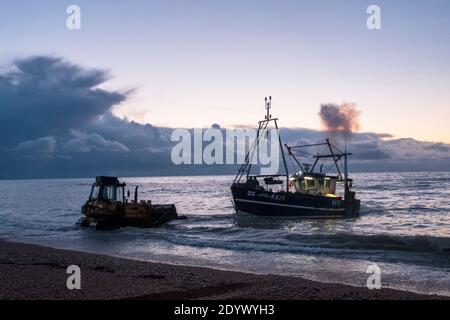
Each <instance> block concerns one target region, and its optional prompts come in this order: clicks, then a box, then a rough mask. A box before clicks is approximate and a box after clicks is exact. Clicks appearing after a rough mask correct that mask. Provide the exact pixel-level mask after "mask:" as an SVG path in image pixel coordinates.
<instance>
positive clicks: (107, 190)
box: [103, 186, 116, 201]
mask: <svg viewBox="0 0 450 320" xmlns="http://www.w3.org/2000/svg"><path fill="white" fill-rule="evenodd" d="M103 199H104V200H113V201H115V200H116V187H115V186H105V187H104V188H103Z"/></svg>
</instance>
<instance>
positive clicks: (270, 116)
mask: <svg viewBox="0 0 450 320" xmlns="http://www.w3.org/2000/svg"><path fill="white" fill-rule="evenodd" d="M265 104H266V110H267V115H266V120H270V118H272V115H271V114H270V111H269V110H270V108H272V96H269V102H267V97H265Z"/></svg>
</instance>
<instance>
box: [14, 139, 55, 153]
mask: <svg viewBox="0 0 450 320" xmlns="http://www.w3.org/2000/svg"><path fill="white" fill-rule="evenodd" d="M11 150H12V151H20V152H23V153H26V154H29V153H38V154H51V153H54V152H55V150H56V139H55V138H54V137H51V136H49V137H42V138H38V139H36V140H29V141H24V142H21V143H19V144H18V145H17V146H15V147H13V148H11Z"/></svg>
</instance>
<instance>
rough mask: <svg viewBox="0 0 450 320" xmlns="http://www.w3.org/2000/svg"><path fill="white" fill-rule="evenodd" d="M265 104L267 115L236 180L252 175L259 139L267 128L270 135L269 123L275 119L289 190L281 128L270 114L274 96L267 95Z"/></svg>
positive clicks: (287, 184)
mask: <svg viewBox="0 0 450 320" xmlns="http://www.w3.org/2000/svg"><path fill="white" fill-rule="evenodd" d="M264 106H265V108H266V115H265V117H264V118H265V119H264V120H261V121H259V122H258V131H257V133H256V140H255V141H254V143H253V144H252V146H251V147H250V149H249V151H248V152H247V154H246V156H245V163H244V164H242V166H241V168H240V169H239V170H238V174H237V175H236V177H235V179H234V182H237V181H239V180H240V179H241V178H242V176H243V175H244V174H245V175H246V178H247V179H248V177H249V176H250V170H251V167H252V163H251V162H252V160H253V156H254V153H255V151H256V149H257V148H258V145H259V141H260V139H261V137H262V136H263V134H264V131H266V130H267V137H268V133H269V131H268V130H269V129H268V124H269V123H270V121H273V122H274V125H275V130H276V131H277V134H278V144H279V146H280V151H281V156H282V158H283V165H284V170H285V176H286V192H287V191H288V190H289V171H288V169H287V164H286V157H285V155H284V151H283V145H282V142H281V136H280V130H279V128H278V119H277V118H272V115H271V114H270V109H271V108H272V96H269V99H267V97H265V98H264ZM261 131H262V132H261ZM270 176H272V177H275V176H283V175H280V174H274V175H270Z"/></svg>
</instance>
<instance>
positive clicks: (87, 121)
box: [0, 56, 450, 179]
mask: <svg viewBox="0 0 450 320" xmlns="http://www.w3.org/2000/svg"><path fill="white" fill-rule="evenodd" d="M108 79H109V75H108V72H106V71H104V70H91V69H85V68H82V67H80V66H77V65H74V64H71V63H69V62H67V61H65V60H63V59H60V58H55V57H49V56H40V57H30V58H26V59H19V60H16V61H15V62H14V63H13V65H11V66H10V67H9V68H8V71H6V72H3V73H2V74H0V179H9V178H45V177H48V178H54V177H90V176H95V175H99V174H105V175H106V174H108V175H118V176H141V175H182V174H226V173H234V172H235V169H236V167H235V166H193V165H192V166H189V165H184V166H174V165H172V164H171V160H170V150H171V147H172V143H171V142H170V133H171V129H168V128H157V127H154V126H152V125H150V124H145V125H144V124H139V123H136V122H133V121H128V120H126V119H121V118H118V117H117V116H115V115H113V114H112V112H111V109H112V107H113V106H115V105H117V104H120V103H121V102H123V101H124V100H125V99H126V98H127V95H128V94H129V93H128V92H111V91H106V90H102V89H100V88H99V85H101V84H103V83H104V82H105V81H107V80H108ZM312 114H313V113H312ZM256 120H257V119H255V121H256ZM217 127H218V126H217ZM282 137H283V139H284V140H285V141H286V142H288V143H291V144H292V143H302V142H311V141H316V140H317V139H321V138H323V137H324V133H323V132H320V131H315V130H309V129H287V128H285V129H282ZM385 138H387V135H380V134H374V133H354V134H353V135H352V139H351V142H350V148H351V149H352V151H353V153H354V157H353V160H352V162H351V168H352V170H353V171H410V170H450V145H447V144H443V143H427V142H419V141H416V140H414V139H385Z"/></svg>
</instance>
